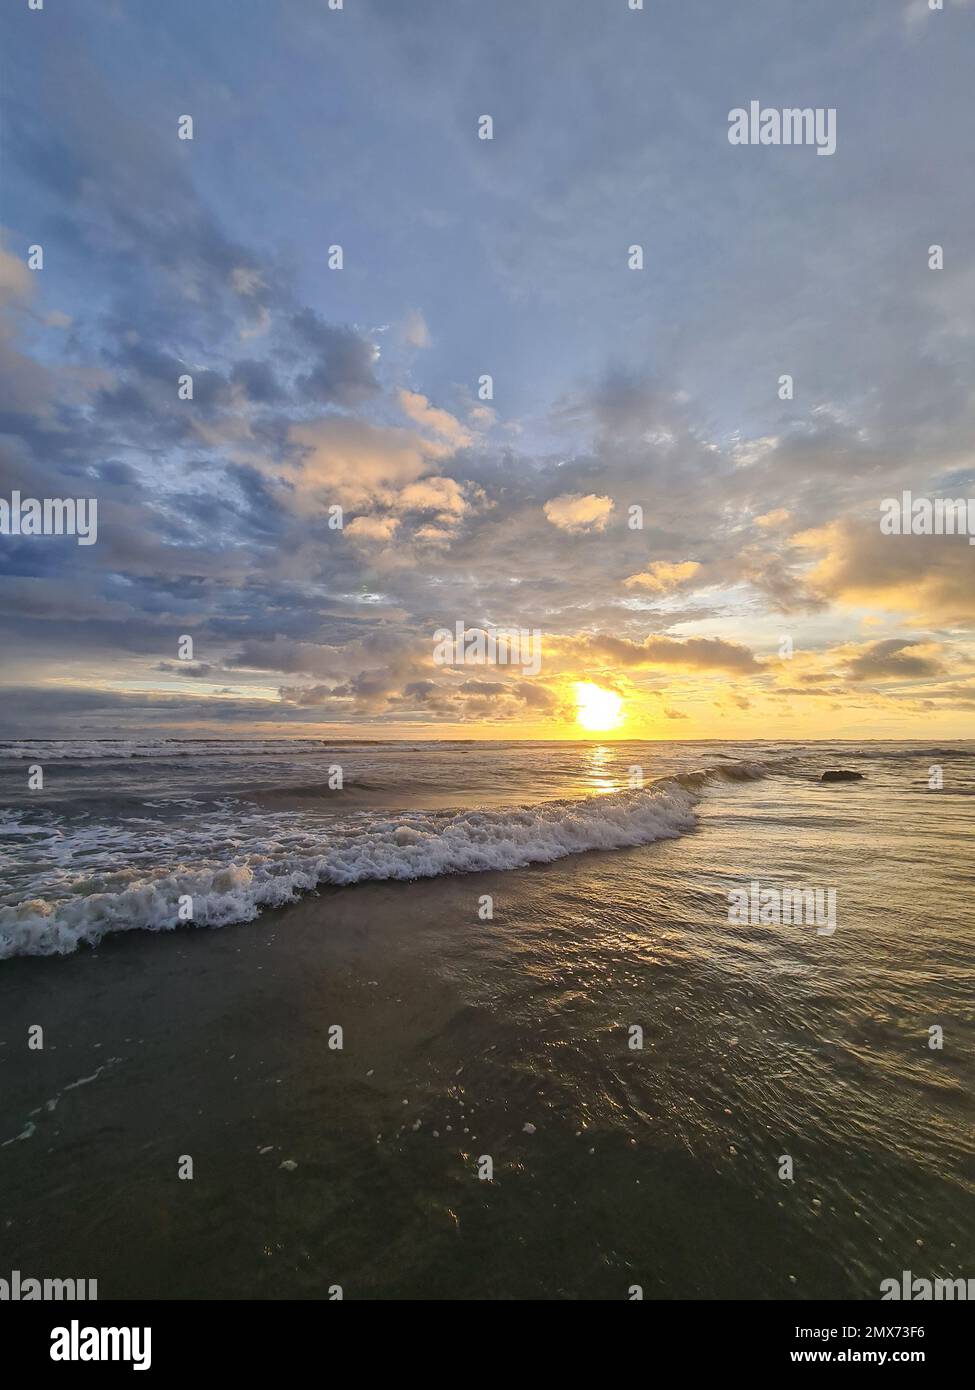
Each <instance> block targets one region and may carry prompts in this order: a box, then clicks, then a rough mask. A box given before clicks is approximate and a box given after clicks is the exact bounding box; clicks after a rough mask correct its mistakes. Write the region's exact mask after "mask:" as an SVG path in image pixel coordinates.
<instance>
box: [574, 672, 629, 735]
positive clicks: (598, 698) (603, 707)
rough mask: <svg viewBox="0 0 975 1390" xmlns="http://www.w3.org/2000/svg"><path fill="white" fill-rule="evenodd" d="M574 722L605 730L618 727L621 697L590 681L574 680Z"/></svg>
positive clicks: (621, 704) (587, 727)
mask: <svg viewBox="0 0 975 1390" xmlns="http://www.w3.org/2000/svg"><path fill="white" fill-rule="evenodd" d="M575 692H576V704H577V705H578V707H579V708H578V713H577V714H576V722H577V723H578V724H581V725H582V727H583V728H584V729H594V730H598V731H599V732H605V731H606V730H607V729H618V728H619V726H620V725H621V724H622V723H623V697H622V696H621V695H617V694H616V693H615V691H612V690H603V689H602V687H601V686H598V685H593V683H592V681H576V686H575Z"/></svg>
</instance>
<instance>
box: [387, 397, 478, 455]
mask: <svg viewBox="0 0 975 1390" xmlns="http://www.w3.org/2000/svg"><path fill="white" fill-rule="evenodd" d="M398 399H399V403H400V406H401V408H402V410H403V413H404V414H405V415H408V416H409V418H410V419H411V420H412V421H413V422H414V424H417V425H419V426H420V428H421V429H424V430H430V431H431V432H432V433H433V434H437V435H439V436H440V437H441V439H444V440H446V441H447V443H448V444H449V445H450V446H451V448H453V449H463V448H465V447H466V446H467V445H468V444H470V442H471V436H470V434H469V433H468V431H467V430H465V429H464V426H463V425H462V424H461V423H460V421H459V420H456V419H455V418H454V416H453V415H451V414H450V412H449V411H447V410H438V409H437V408H436V406H432V405H431V404H430V402H429V401H428V400H427V398H426V396H421V395H420V394H419V392H417V391H403V390H401V391H400V392H399V393H398Z"/></svg>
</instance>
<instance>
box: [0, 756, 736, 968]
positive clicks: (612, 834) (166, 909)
mask: <svg viewBox="0 0 975 1390" xmlns="http://www.w3.org/2000/svg"><path fill="white" fill-rule="evenodd" d="M720 775H721V776H722V778H726V777H729V775H730V776H731V777H733V778H737V777H739V776H742V775H743V776H747V777H749V778H751V777H760V776H762V775H763V771H762V767H761V765H759V764H755V765H752V766H750V767H749V768H748V771H747V772H744V773H743V772H741V771H740V770H739V769H735V770H734V771H732V770H731V769H729V768H723V769H722V770H721V774H720ZM708 776H709V774H708V773H704V772H702V773H690V774H687V775H685V776H682V777H679V778H665V779H663V780H662V781H661V782H660V783H658V784H656V785H654V786H653V787H650V788H647V789H645V790H627V791H620V792H616V793H614V794H612V795H605V796H590V797H587V798H584V799H582V800H575V801H550V802H544V803H542V804H540V805H536V806H530V807H528V806H521V807H514V808H506V809H503V810H466V811H459V812H454V813H450V812H440V813H437V812H430V811H425V812H408V813H404V814H400V815H397V816H390V815H384V816H380V815H378V814H376V815H368V816H363V817H362V818H360V819H358V820H356V821H347V822H345V823H344V824H343V825H340V826H335V825H329V826H325V825H321V826H318V827H306V828H304V829H303V830H301V832H300V833H296V830H295V827H294V825H293V823H288V828H287V831H285V830H284V829H283V826H284V824H285V822H283V821H282V819H281V818H275V817H273V816H269V817H267V818H266V822H265V824H264V829H263V833H262V834H260V835H258V836H256V837H255V838H253V839H252V840H251V841H250V844H249V848H248V852H246V853H244V854H242V855H240V857H239V858H235V859H231V861H230V862H227V860H226V858H224V859H223V861H222V862H214V861H213V860H208V859H203V860H202V861H199V862H197V863H195V864H188V865H187V864H179V865H178V866H177V867H176V868H166V869H163V868H160V869H155V870H153V869H147V868H146V867H145V866H140V867H138V868H130V869H124V870H122V871H119V872H115V873H112V874H110V875H107V876H103V877H102V878H100V879H98V880H94V881H92V880H88V881H82V882H79V883H76V884H73V885H72V887H73V889H74V891H73V892H72V893H71V894H70V895H69V896H63V897H56V898H51V899H44V898H34V899H32V900H29V901H26V902H21V903H18V904H17V905H15V906H8V907H2V908H0V959H2V958H6V957H10V956H18V955H66V954H68V953H70V952H72V951H75V950H77V948H78V947H79V946H80V945H82V944H87V945H95V944H96V943H97V942H98V941H100V940H101V939H102V937H104V936H106V935H108V934H109V933H112V932H121V931H133V930H144V931H167V930H171V929H173V928H175V927H177V926H180V925H186V922H185V920H181V917H180V899H181V898H182V899H183V900H184V903H185V900H186V897H187V895H188V896H189V897H190V898H191V899H192V923H193V924H195V925H197V926H208V927H222V926H229V925H231V924H232V923H237V922H247V921H251V920H252V919H253V918H255V917H256V916H257V915H258V914H259V913H260V912H261V910H262V909H264V908H267V907H278V906H281V905H282V904H285V903H289V902H292V901H294V899H295V898H296V897H298V896H299V894H301V893H304V892H309V891H313V890H314V889H316V888H318V887H321V886H323V885H328V884H333V885H345V884H354V883H362V882H365V881H369V880H384V879H417V878H433V877H436V876H438V875H440V874H460V873H477V872H480V871H483V870H489V869H495V870H502V869H518V868H524V867H525V866H527V865H529V864H544V863H550V862H551V861H553V860H556V859H562V858H564V857H566V856H567V855H571V854H581V853H583V852H585V851H587V850H613V849H623V848H627V847H632V846H637V845H648V844H652V843H653V842H654V841H656V840H666V839H674V838H676V837H677V836H679V835H682V834H684V833H686V832H687V831H689V830H692V829H693V828H694V826H695V825H696V823H697V818H696V815H695V811H694V806H695V803H696V801H697V799H698V798H697V791H698V789H699V787H700V785H701V779H706V778H707V777H708ZM93 889H101V891H93ZM185 911H186V909H185V908H184V917H185Z"/></svg>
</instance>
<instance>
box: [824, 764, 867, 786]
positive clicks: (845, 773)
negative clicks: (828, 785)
mask: <svg viewBox="0 0 975 1390" xmlns="http://www.w3.org/2000/svg"><path fill="white" fill-rule="evenodd" d="M819 780H820V781H821V782H862V781H863V773H862V772H851V771H850V769H849V768H846V767H836V768H831V769H830V770H829V771H828V772H824V773H823V775H822V777H820V779H819Z"/></svg>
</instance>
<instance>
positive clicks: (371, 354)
mask: <svg viewBox="0 0 975 1390" xmlns="http://www.w3.org/2000/svg"><path fill="white" fill-rule="evenodd" d="M291 328H292V331H293V332H294V334H295V335H296V338H297V339H298V341H299V342H300V343H302V344H303V345H304V346H306V347H308V348H311V349H312V352H313V354H314V360H313V364H312V366H311V367H310V369H309V370H308V371H306V372H303V373H301V374H300V375H299V377H298V379H297V382H296V386H297V389H298V391H299V392H300V393H301V394H302V395H303V396H304V397H305V398H306V399H308V400H312V401H317V402H318V403H319V404H323V405H328V404H331V403H335V404H336V405H344V406H351V405H356V404H358V403H360V402H361V401H364V400H368V399H369V397H371V396H375V395H377V394H378V392H379V390H380V386H379V382H378V381H377V379H376V374H375V363H376V360H377V357H378V353H377V350H376V347H375V344H374V343H371V342H369V341H368V339H366V338H363V337H362V336H361V335H360V334H359V333H356V332H355V331H354V330H353V329H351V328H342V327H336V326H335V325H334V324H329V323H325V322H324V321H323V320H322V319H320V318H319V316H318V315H317V314H316V313H315V312H314V311H313V310H312V309H302V310H300V311H299V312H298V313H296V314H293V315H292V318H291Z"/></svg>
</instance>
